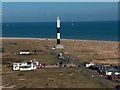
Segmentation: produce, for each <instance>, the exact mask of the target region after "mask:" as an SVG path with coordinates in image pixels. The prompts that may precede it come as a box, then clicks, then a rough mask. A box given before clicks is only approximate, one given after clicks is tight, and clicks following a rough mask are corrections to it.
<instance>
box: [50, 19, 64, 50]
mask: <svg viewBox="0 0 120 90" xmlns="http://www.w3.org/2000/svg"><path fill="white" fill-rule="evenodd" d="M52 49H64V46H63V45H61V41H60V18H59V17H57V44H56V45H55V46H53V47H52Z"/></svg>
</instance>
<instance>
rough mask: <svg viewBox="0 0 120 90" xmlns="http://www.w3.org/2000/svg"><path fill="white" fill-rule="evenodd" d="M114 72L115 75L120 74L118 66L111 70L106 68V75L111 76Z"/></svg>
mask: <svg viewBox="0 0 120 90" xmlns="http://www.w3.org/2000/svg"><path fill="white" fill-rule="evenodd" d="M112 74H115V75H120V71H119V70H117V69H116V68H111V69H109V70H106V75H107V76H110V75H112Z"/></svg>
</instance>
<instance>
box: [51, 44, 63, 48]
mask: <svg viewBox="0 0 120 90" xmlns="http://www.w3.org/2000/svg"><path fill="white" fill-rule="evenodd" d="M52 49H64V46H63V45H61V44H56V45H55V46H53V47H52Z"/></svg>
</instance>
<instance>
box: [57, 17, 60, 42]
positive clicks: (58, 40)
mask: <svg viewBox="0 0 120 90" xmlns="http://www.w3.org/2000/svg"><path fill="white" fill-rule="evenodd" d="M57 44H60V18H59V17H57Z"/></svg>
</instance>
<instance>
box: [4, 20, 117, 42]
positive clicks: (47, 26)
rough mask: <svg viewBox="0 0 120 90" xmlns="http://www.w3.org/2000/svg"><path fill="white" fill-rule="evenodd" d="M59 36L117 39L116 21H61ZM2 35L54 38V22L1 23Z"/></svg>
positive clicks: (66, 37)
mask: <svg viewBox="0 0 120 90" xmlns="http://www.w3.org/2000/svg"><path fill="white" fill-rule="evenodd" d="M60 31H61V38H64V39H81V40H107V41H117V40H118V22H117V21H99V22H61V28H60ZM2 37H31V38H56V22H40V23H3V24H2Z"/></svg>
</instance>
